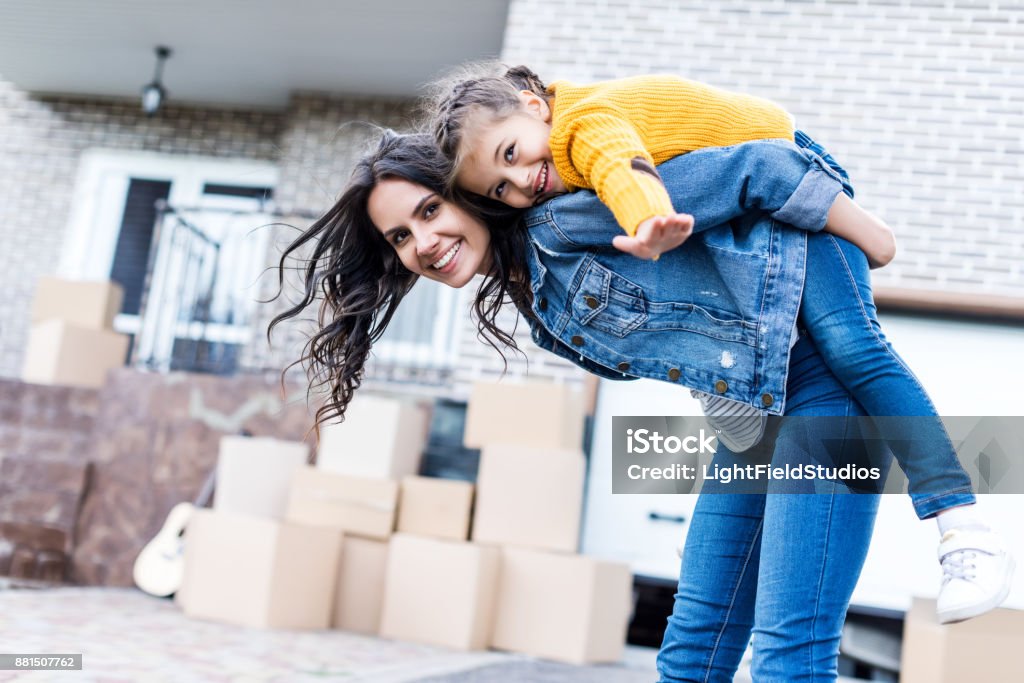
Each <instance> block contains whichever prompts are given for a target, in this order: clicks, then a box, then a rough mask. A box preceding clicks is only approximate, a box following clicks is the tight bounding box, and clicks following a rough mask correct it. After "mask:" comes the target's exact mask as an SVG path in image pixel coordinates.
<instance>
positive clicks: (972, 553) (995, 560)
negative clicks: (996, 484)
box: [936, 529, 1014, 624]
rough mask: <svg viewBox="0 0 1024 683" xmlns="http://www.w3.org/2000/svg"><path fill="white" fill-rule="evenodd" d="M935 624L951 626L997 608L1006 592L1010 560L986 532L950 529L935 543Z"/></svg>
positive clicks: (995, 536)
mask: <svg viewBox="0 0 1024 683" xmlns="http://www.w3.org/2000/svg"><path fill="white" fill-rule="evenodd" d="M938 554H939V562H940V563H941V564H942V588H940V589H939V597H938V600H937V602H936V612H937V613H938V616H939V622H941V623H943V624H951V623H954V622H957V621H964V620H965V619H970V618H971V617H976V616H978V615H980V614H984V613H985V612H988V611H989V610H992V609H995V608H996V607H998V606H999V605H1000V604H1001V603H1002V602H1003V600H1005V599H1006V596H1007V595H1008V594H1009V593H1010V581H1011V579H1012V578H1013V569H1014V561H1013V557H1012V556H1011V555H1010V554H1009V552H1007V550H1006V546H1005V545H1003V542H1002V539H1000V538H999V535H998V534H997V533H995V532H994V531H991V530H990V529H950V530H949V531H947V532H946V533H945V534H944V535H943V536H942V540H941V541H939V553H938Z"/></svg>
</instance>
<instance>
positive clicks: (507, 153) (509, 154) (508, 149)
mask: <svg viewBox="0 0 1024 683" xmlns="http://www.w3.org/2000/svg"><path fill="white" fill-rule="evenodd" d="M515 151H516V145H515V143H512V144H511V145H509V146H508V147H506V148H505V161H507V162H508V163H510V164H511V163H512V155H513V154H514V153H515Z"/></svg>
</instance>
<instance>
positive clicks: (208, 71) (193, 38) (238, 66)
mask: <svg viewBox="0 0 1024 683" xmlns="http://www.w3.org/2000/svg"><path fill="white" fill-rule="evenodd" d="M508 2H509V0H372V1H365V0H90V1H89V2H82V1H81V0H5V1H4V2H0V79H3V80H7V81H10V82H13V83H14V84H15V85H17V86H18V87H19V88H22V89H24V90H28V91H32V92H39V93H66V94H80V95H101V96H124V97H138V96H139V93H140V91H141V89H142V87H143V85H145V84H146V83H148V82H149V81H150V80H151V78H152V75H153V68H154V65H155V57H154V53H153V48H154V47H155V46H156V45H167V46H168V47H170V48H172V49H173V50H174V54H173V56H172V57H171V58H170V59H169V60H168V62H167V64H166V67H165V69H164V79H163V81H164V87H166V88H167V90H168V92H169V93H170V96H169V101H172V102H179V103H180V102H190V103H204V104H215V105H227V106H232V105H239V106H251V107H259V108H271V109H279V108H283V107H284V106H285V105H286V104H287V102H288V93H289V92H291V91H293V90H318V91H327V92H337V93H358V94H367V95H371V94H372V95H413V94H415V93H416V88H417V86H418V85H419V84H421V83H423V82H424V81H426V80H428V79H430V78H432V77H434V76H436V75H437V73H438V72H439V71H441V70H443V69H444V68H446V67H448V66H451V65H454V64H457V63H459V62H461V61H465V60H467V59H478V58H482V57H488V56H496V55H498V54H499V53H500V51H501V41H502V37H503V35H504V32H505V21H506V17H507V14H508Z"/></svg>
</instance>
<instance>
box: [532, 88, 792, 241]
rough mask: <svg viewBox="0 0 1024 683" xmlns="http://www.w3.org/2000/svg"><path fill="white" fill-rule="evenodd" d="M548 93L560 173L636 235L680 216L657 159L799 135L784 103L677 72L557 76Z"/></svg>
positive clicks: (553, 148) (553, 149) (569, 184)
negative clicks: (582, 79) (580, 78)
mask: <svg viewBox="0 0 1024 683" xmlns="http://www.w3.org/2000/svg"><path fill="white" fill-rule="evenodd" d="M548 92H549V93H550V94H552V95H554V101H553V102H552V121H551V124H552V126H551V140H550V144H551V152H552V157H553V160H554V163H555V169H556V170H557V171H558V175H559V176H561V178H562V181H563V182H565V184H566V187H567V188H568V189H569V190H570V191H572V190H577V189H580V188H587V189H592V190H594V191H596V192H597V196H598V197H600V199H601V201H602V202H604V204H605V205H606V206H607V207H608V208H610V209H611V210H612V213H614V214H615V218H616V220H618V222H619V225H621V226H622V227H623V228H624V229H625V230H626V232H627V233H629V234H630V235H634V234H635V233H636V229H637V227H638V226H639V225H640V223H642V222H643V221H644V220H646V219H648V218H651V217H652V216H664V215H667V214H670V213H674V210H673V208H672V201H671V199H670V198H669V196H668V192H666V190H665V187H664V185H662V183H661V179H660V178H659V177H658V175H657V172H656V171H655V170H654V164H660V163H661V162H663V161H667V160H668V159H671V158H672V157H675V156H678V155H680V154H685V153H686V152H692V151H693V150H695V149H700V148H702V147H720V146H725V145H734V144H739V143H741V142H748V141H751V140H762V139H765V138H785V139H788V140H792V139H793V120H792V118H791V117H790V115H789V114H788V113H787V112H786V111H785V110H784V109H782V108H781V107H779V106H778V105H777V104H774V103H773V102H769V101H768V100H764V99H761V98H759V97H754V96H752V95H741V94H738V93H731V92H728V91H725V90H720V89H718V88H715V87H712V86H710V85H706V84H704V83H698V82H696V81H689V80H686V79H683V78H678V77H676V76H637V77H633V78H624V79H620V80H614V81H605V82H603V83H594V84H592V85H575V84H573V83H569V82H568V81H557V82H555V83H552V84H551V86H550V87H549V88H548Z"/></svg>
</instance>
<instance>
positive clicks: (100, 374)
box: [21, 277, 128, 387]
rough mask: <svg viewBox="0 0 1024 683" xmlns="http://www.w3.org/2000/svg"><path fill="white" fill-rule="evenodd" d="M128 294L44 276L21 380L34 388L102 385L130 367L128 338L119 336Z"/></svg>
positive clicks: (106, 285) (106, 286) (99, 284)
mask: <svg viewBox="0 0 1024 683" xmlns="http://www.w3.org/2000/svg"><path fill="white" fill-rule="evenodd" d="M123 299H124V290H122V289H121V286H120V285H119V284H117V283H116V282H76V281H72V280H62V279H59V278H55V277H44V278H41V279H40V280H39V283H38V285H37V287H36V295H35V299H34V300H33V303H32V328H31V331H30V332H29V338H28V346H27V348H26V349H25V357H24V361H23V364H22V371H21V378H22V380H23V381H25V382H30V383H33V384H59V385H66V386H80V387H100V386H103V382H104V380H105V378H106V375H107V371H108V370H110V369H112V368H116V367H120V366H122V365H124V363H125V357H126V356H127V353H128V337H127V336H125V335H123V334H118V333H117V332H114V330H113V325H114V316H116V315H117V314H118V313H119V312H120V310H121V302H122V300H123Z"/></svg>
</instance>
